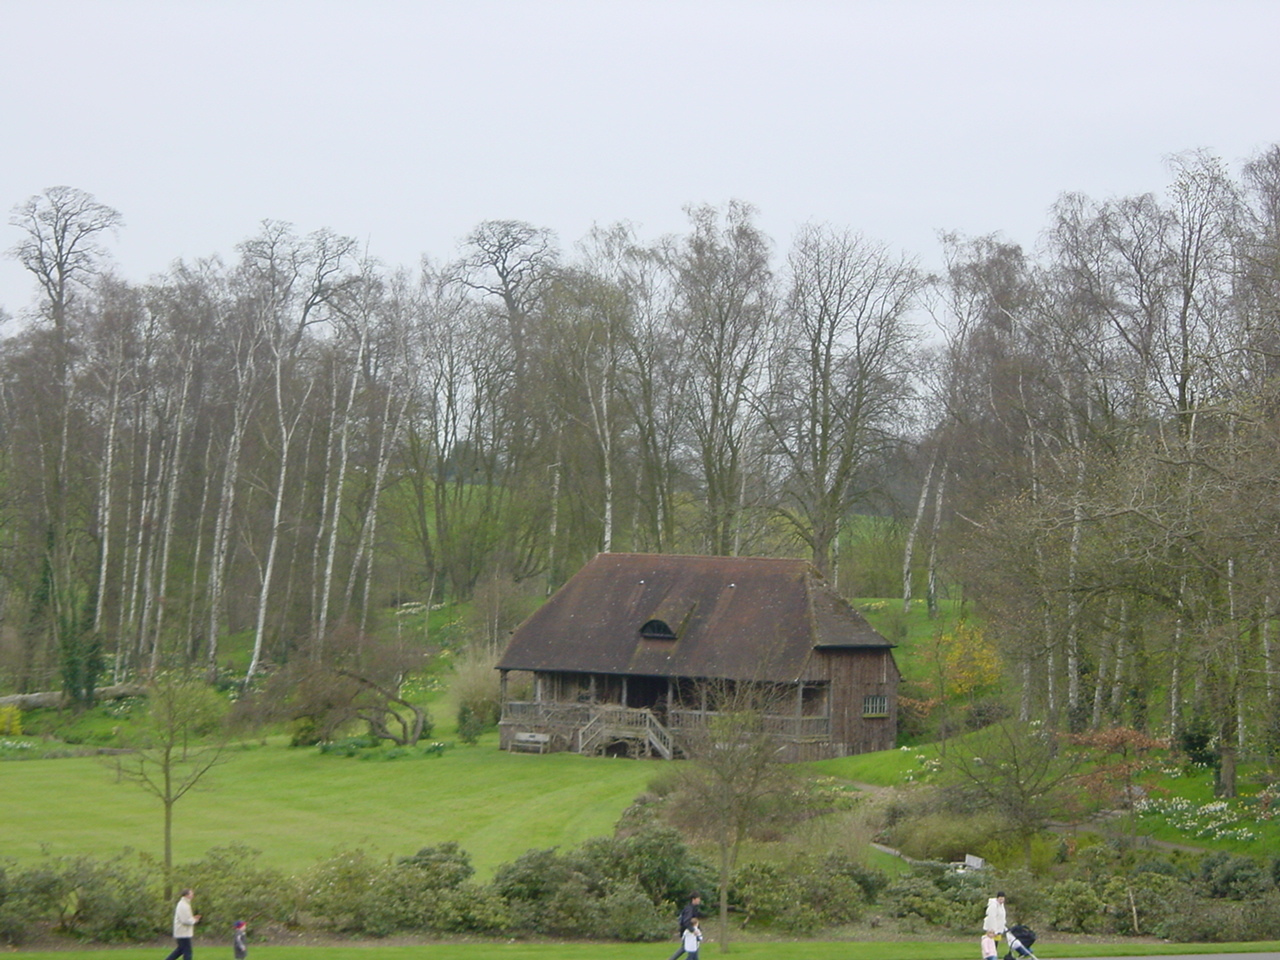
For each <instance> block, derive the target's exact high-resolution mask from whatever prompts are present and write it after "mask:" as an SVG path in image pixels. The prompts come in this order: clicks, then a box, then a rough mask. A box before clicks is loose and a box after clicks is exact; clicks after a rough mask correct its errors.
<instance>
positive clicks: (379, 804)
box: [0, 734, 655, 879]
mask: <svg viewBox="0 0 1280 960" xmlns="http://www.w3.org/2000/svg"><path fill="white" fill-rule="evenodd" d="M228 758H229V759H228V762H226V763H225V764H223V765H222V766H220V767H218V768H217V769H216V770H215V771H214V772H213V773H212V774H210V775H209V777H208V778H207V781H205V782H206V783H207V786H204V785H203V784H202V787H201V788H199V789H197V790H196V791H193V792H192V793H190V794H188V795H187V796H186V797H184V798H183V799H182V800H180V801H179V802H178V804H177V806H176V807H175V818H174V843H175V854H174V855H175V859H176V860H177V861H179V862H181V861H184V860H188V861H189V860H195V859H199V858H200V857H202V856H203V855H204V853H205V851H207V850H208V849H210V848H211V847H218V846H226V845H227V844H230V843H243V844H245V845H247V846H249V847H250V848H252V849H255V850H260V851H261V852H262V855H263V856H262V859H263V862H264V863H265V864H269V865H271V866H275V867H279V868H281V869H284V870H299V869H304V868H306V867H307V866H309V865H310V864H312V863H313V862H314V861H316V860H317V859H320V858H323V857H326V856H328V855H330V854H332V853H333V852H334V851H335V850H336V849H342V848H350V847H363V848H364V849H366V850H369V851H371V852H376V853H380V854H384V855H395V856H406V855H409V854H412V853H415V852H416V851H417V850H419V849H420V848H422V847H424V846H430V845H434V844H438V843H442V842H445V841H449V840H453V841H456V842H457V843H458V844H459V845H461V847H462V848H463V849H464V850H466V851H467V852H468V853H469V854H470V855H471V857H472V862H473V864H474V865H475V866H476V869H477V872H478V874H479V876H480V878H481V879H484V878H487V877H488V876H489V875H490V874H491V872H492V870H493V869H494V868H495V867H496V866H498V865H499V864H501V863H504V862H507V861H509V860H512V859H514V858H515V857H516V856H518V855H519V854H520V853H522V852H524V851H525V850H529V849H531V848H538V847H551V846H557V845H574V844H577V843H580V842H581V841H583V840H586V839H587V838H589V837H594V836H600V835H607V834H609V833H611V832H612V831H613V827H614V824H615V823H616V822H617V819H618V817H619V815H620V814H621V813H622V811H623V810H624V809H626V807H627V806H628V805H629V804H630V803H631V802H632V800H634V799H635V797H636V795H637V794H639V793H641V792H642V791H643V790H644V789H645V786H646V784H647V782H648V781H649V779H650V778H651V777H652V776H653V775H654V773H655V768H654V765H653V764H649V763H637V762H631V761H627V760H616V759H609V758H590V757H581V756H578V755H576V754H568V753H558V754H550V755H546V756H538V755H532V754H509V753H503V752H502V751H500V750H498V749H497V744H496V734H489V735H487V736H486V737H484V738H482V740H481V742H480V743H479V744H478V745H476V746H474V747H466V746H459V747H456V748H453V749H449V750H446V751H445V752H444V753H443V755H441V756H438V757H423V758H420V759H408V758H402V759H399V760H395V761H388V762H378V761H361V760H355V759H349V758H343V757H338V756H333V755H325V754H321V753H320V752H319V751H318V750H316V749H315V748H298V749H292V748H289V747H287V746H284V745H283V744H268V745H266V746H263V745H260V744H257V743H253V744H246V745H244V746H243V747H240V748H236V749H233V750H232V751H231V752H230V753H229V754H228ZM0 796H2V797H4V798H5V800H4V830H3V832H4V844H3V847H4V851H3V855H4V856H5V857H10V858H14V859H17V860H20V861H29V860H32V859H35V858H36V857H38V856H39V855H40V854H41V853H42V852H43V851H45V850H47V851H48V852H50V853H52V854H54V855H90V856H95V857H110V856H114V855H116V854H118V853H120V852H121V850H123V849H125V848H130V849H134V850H140V851H144V852H151V853H154V854H156V855H159V854H160V852H161V842H162V832H161V831H162V808H161V806H160V803H159V801H158V800H157V799H156V798H155V797H153V796H151V795H150V794H147V793H145V792H144V791H143V790H142V789H140V788H139V787H137V786H135V785H134V784H131V783H128V782H123V781H119V780H117V779H116V776H115V773H114V770H113V767H112V764H111V761H110V760H109V759H99V758H92V757H83V758H69V759H60V760H30V761H22V762H5V763H0Z"/></svg>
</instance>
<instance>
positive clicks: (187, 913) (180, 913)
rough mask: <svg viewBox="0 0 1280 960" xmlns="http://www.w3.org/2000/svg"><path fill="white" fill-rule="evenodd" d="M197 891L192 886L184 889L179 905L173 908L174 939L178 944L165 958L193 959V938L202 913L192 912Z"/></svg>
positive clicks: (174, 959)
mask: <svg viewBox="0 0 1280 960" xmlns="http://www.w3.org/2000/svg"><path fill="white" fill-rule="evenodd" d="M195 895H196V892H195V891H194V890H192V889H191V888H190V887H187V889H185V890H183V891H182V896H180V897H179V898H178V905H177V906H176V907H174V908H173V939H174V940H176V941H177V943H178V945H177V946H176V947H174V948H173V952H172V953H170V954H169V956H167V957H165V958H164V960H178V958H179V957H182V958H183V960H191V938H192V936H194V935H195V932H196V924H197V923H199V922H200V914H198V913H192V912H191V901H192V900H194V899H195Z"/></svg>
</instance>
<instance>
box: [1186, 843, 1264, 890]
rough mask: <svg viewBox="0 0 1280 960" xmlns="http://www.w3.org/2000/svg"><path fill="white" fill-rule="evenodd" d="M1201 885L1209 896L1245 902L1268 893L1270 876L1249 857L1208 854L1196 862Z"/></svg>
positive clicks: (1219, 853)
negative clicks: (1198, 866) (1198, 865)
mask: <svg viewBox="0 0 1280 960" xmlns="http://www.w3.org/2000/svg"><path fill="white" fill-rule="evenodd" d="M1199 879H1200V882H1201V884H1203V886H1204V888H1205V892H1206V893H1207V894H1208V895H1209V896H1210V897H1216V898H1221V899H1227V900H1248V899H1252V898H1254V897H1259V896H1261V895H1262V894H1264V893H1266V892H1267V891H1269V890H1271V889H1272V888H1273V887H1274V885H1275V881H1274V880H1273V879H1272V877H1271V873H1270V872H1269V871H1268V870H1266V869H1265V868H1264V867H1263V866H1262V864H1261V863H1259V862H1258V861H1257V860H1255V859H1253V858H1252V857H1238V856H1233V855H1231V854H1229V853H1221V852H1218V853H1210V854H1208V855H1207V856H1205V858H1204V859H1203V860H1201V861H1200V876H1199Z"/></svg>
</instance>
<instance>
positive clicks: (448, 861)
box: [400, 841, 476, 890]
mask: <svg viewBox="0 0 1280 960" xmlns="http://www.w3.org/2000/svg"><path fill="white" fill-rule="evenodd" d="M400 863H401V864H402V865H404V866H406V867H412V868H413V870H414V874H413V878H414V882H415V883H416V884H417V885H419V886H423V887H426V888H427V889H429V890H444V889H452V888H454V887H459V886H461V885H462V884H463V883H465V882H466V881H467V880H470V879H471V877H472V875H473V874H474V873H475V872H476V871H475V868H474V867H472V866H471V857H470V856H469V855H468V854H467V852H466V851H465V850H463V849H462V848H461V847H459V846H458V844H457V843H455V842H453V841H449V842H448V843H442V844H440V846H438V847H423V848H422V849H421V850H419V851H418V852H417V853H415V854H414V855H413V856H411V857H403V858H402V859H401V860H400Z"/></svg>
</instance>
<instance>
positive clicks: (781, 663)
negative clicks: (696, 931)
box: [497, 553, 899, 760]
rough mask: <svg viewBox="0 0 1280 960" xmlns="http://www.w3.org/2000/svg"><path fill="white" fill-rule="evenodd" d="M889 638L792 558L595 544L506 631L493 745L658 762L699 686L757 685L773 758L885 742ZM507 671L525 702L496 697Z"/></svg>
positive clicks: (671, 750)
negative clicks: (523, 690) (526, 684)
mask: <svg viewBox="0 0 1280 960" xmlns="http://www.w3.org/2000/svg"><path fill="white" fill-rule="evenodd" d="M892 648H893V645H892V644H891V643H889V641H888V640H886V639H885V638H884V637H883V636H881V635H880V634H879V633H877V632H876V631H875V630H874V629H872V627H871V625H870V624H868V623H867V621H866V620H865V619H864V618H863V617H862V615H861V614H859V613H858V612H857V611H856V610H854V609H853V608H852V607H851V606H850V605H849V604H848V603H847V602H845V601H844V600H843V599H842V598H841V597H839V596H838V595H837V594H836V593H835V591H834V590H833V589H831V587H829V586H828V585H827V583H826V581H825V580H824V579H823V578H822V577H821V576H820V575H819V574H818V571H817V570H816V569H815V568H814V567H813V565H812V564H810V563H809V562H807V561H804V560H780V559H764V558H747V557H682V556H666V555H657V554H623V553H602V554H599V555H597V556H596V557H595V558H594V559H593V560H591V561H590V562H589V563H588V564H587V565H586V566H585V567H583V568H582V569H581V570H580V571H579V572H578V573H577V574H576V575H575V576H574V577H573V578H572V579H570V580H569V582H568V583H566V584H565V585H564V586H563V587H561V588H560V590H559V591H557V592H556V593H555V594H554V595H553V596H552V597H551V598H550V599H549V600H548V601H547V602H546V604H544V605H543V606H542V608H541V609H539V610H538V611H537V612H536V613H534V614H533V615H532V616H531V617H529V618H528V619H527V620H525V621H524V622H523V623H522V624H520V626H519V627H517V628H516V630H515V631H514V632H513V634H512V636H511V642H510V643H509V644H508V646H507V649H506V652H505V653H504V654H503V656H502V659H501V660H500V661H499V663H498V667H497V668H498V670H500V671H501V674H502V701H503V702H502V721H501V733H502V737H501V745H502V748H503V749H504V750H538V751H550V750H573V751H577V752H580V753H587V754H592V753H605V752H611V753H625V754H627V755H630V756H661V757H666V758H668V759H670V758H671V757H674V756H678V755H679V754H680V752H681V739H682V731H686V730H691V729H692V728H694V727H695V726H697V725H701V724H703V723H704V722H705V720H706V718H707V717H708V715H709V714H710V713H713V712H714V703H711V702H709V700H708V690H709V689H710V690H713V692H714V691H717V690H723V689H725V687H726V685H733V684H756V685H764V686H766V687H767V688H769V690H770V691H771V695H770V697H769V701H768V702H769V703H770V704H771V706H770V708H769V710H770V712H769V715H768V716H767V717H766V723H767V725H768V729H769V730H770V731H771V732H773V733H774V734H775V735H776V736H777V738H778V740H779V743H780V745H781V749H782V756H783V757H784V758H785V759H787V760H816V759H823V758H827V757H839V756H846V755H848V754H853V753H865V752H868V751H872V750H884V749H888V748H890V747H892V746H893V745H894V739H895V730H896V725H897V691H898V680H899V673H898V667H897V664H896V663H894V659H893V649H892ZM513 670H518V671H528V672H529V673H531V674H532V675H533V689H532V694H531V699H522V700H513V699H510V698H509V696H508V690H509V688H510V687H511V686H512V685H511V684H510V683H509V679H510V678H509V676H508V675H509V674H510V672H511V671H513Z"/></svg>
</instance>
